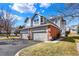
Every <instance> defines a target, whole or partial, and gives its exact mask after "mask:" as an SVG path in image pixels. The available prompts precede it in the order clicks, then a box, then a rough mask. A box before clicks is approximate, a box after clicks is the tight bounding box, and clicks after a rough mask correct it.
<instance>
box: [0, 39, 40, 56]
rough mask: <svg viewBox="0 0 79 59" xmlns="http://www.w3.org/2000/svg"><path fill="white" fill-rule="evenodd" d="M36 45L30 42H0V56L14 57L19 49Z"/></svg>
mask: <svg viewBox="0 0 79 59" xmlns="http://www.w3.org/2000/svg"><path fill="white" fill-rule="evenodd" d="M37 43H39V42H37V41H32V40H0V56H14V55H15V54H16V53H17V52H18V51H19V50H20V49H22V48H24V47H28V46H31V45H34V44H37Z"/></svg>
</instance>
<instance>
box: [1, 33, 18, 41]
mask: <svg viewBox="0 0 79 59" xmlns="http://www.w3.org/2000/svg"><path fill="white" fill-rule="evenodd" d="M0 36H1V38H0V40H10V39H12V38H19V37H18V36H9V37H8V38H7V36H6V34H0Z"/></svg>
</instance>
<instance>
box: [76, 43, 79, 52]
mask: <svg viewBox="0 0 79 59" xmlns="http://www.w3.org/2000/svg"><path fill="white" fill-rule="evenodd" d="M76 47H77V51H78V53H79V43H76Z"/></svg>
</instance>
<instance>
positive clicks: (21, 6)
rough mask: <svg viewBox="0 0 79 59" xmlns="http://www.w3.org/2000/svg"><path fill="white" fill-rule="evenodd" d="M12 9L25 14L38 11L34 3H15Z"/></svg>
mask: <svg viewBox="0 0 79 59" xmlns="http://www.w3.org/2000/svg"><path fill="white" fill-rule="evenodd" d="M12 9H14V10H16V11H18V12H20V13H25V12H26V13H27V12H30V13H34V12H35V11H36V8H35V6H34V3H14V4H13V6H12Z"/></svg>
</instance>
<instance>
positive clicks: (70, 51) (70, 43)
mask: <svg viewBox="0 0 79 59" xmlns="http://www.w3.org/2000/svg"><path fill="white" fill-rule="evenodd" d="M75 38H77V39H78V38H79V37H67V38H65V39H64V40H63V41H60V42H58V43H44V42H42V43H38V44H36V45H32V46H30V47H26V48H24V49H23V50H22V51H21V52H20V54H19V55H20V56H77V55H79V54H78V52H77V50H76V40H75Z"/></svg>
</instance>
